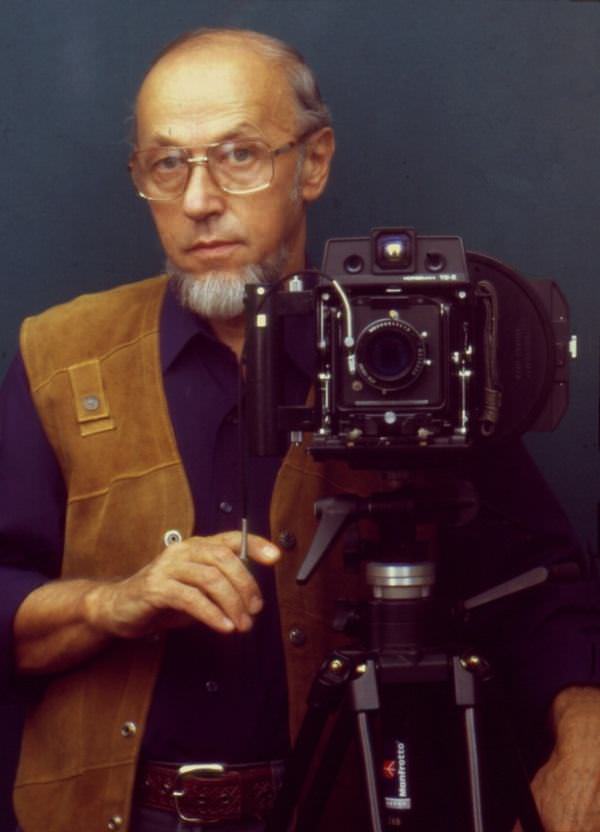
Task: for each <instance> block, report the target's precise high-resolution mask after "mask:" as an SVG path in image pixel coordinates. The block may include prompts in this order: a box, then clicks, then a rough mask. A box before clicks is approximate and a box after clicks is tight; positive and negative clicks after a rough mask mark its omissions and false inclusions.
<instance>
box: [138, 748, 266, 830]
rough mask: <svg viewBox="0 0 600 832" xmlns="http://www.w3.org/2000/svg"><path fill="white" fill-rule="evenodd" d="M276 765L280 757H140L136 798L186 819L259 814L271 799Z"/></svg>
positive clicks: (201, 820) (197, 820)
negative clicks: (230, 761)
mask: <svg viewBox="0 0 600 832" xmlns="http://www.w3.org/2000/svg"><path fill="white" fill-rule="evenodd" d="M281 771H282V765H281V763H256V764H254V763H250V764H244V765H238V766H224V765H222V764H220V763H199V764H189V765H182V766H178V765H176V764H173V765H171V764H169V763H145V764H143V765H142V767H141V771H140V775H139V776H138V782H137V788H136V799H137V802H138V803H139V804H140V805H142V806H147V807H148V808H150V809H162V810H163V811H167V812H173V813H175V814H176V815H177V816H178V817H179V818H180V819H181V820H183V821H187V822H189V823H205V824H211V823H223V822H225V821H235V820H242V819H245V818H257V819H259V820H263V819H264V818H266V816H267V815H268V813H269V812H270V811H271V809H272V807H273V803H274V802H275V793H276V790H277V786H278V783H279V781H280V779H281Z"/></svg>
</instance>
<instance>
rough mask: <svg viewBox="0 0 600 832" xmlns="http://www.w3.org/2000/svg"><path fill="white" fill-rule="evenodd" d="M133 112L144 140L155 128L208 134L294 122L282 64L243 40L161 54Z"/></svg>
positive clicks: (284, 129)
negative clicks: (246, 44)
mask: <svg viewBox="0 0 600 832" xmlns="http://www.w3.org/2000/svg"><path fill="white" fill-rule="evenodd" d="M136 115H137V122H138V134H139V138H140V139H141V140H142V141H143V142H144V143H145V142H146V141H148V139H149V138H150V137H151V136H152V135H153V134H155V133H157V132H158V133H160V134H164V133H165V132H168V133H169V134H173V136H174V138H176V134H178V133H179V132H181V131H182V132H185V133H187V132H190V133H193V134H198V139H200V138H202V139H203V140H211V138H221V137H222V136H225V135H226V134H228V133H233V132H235V131H236V130H244V129H245V127H246V126H247V125H251V126H252V127H253V128H255V129H256V128H258V130H259V131H260V132H265V131H271V130H273V129H274V130H278V129H279V130H281V131H282V133H287V132H289V131H290V130H293V129H294V126H295V122H296V108H295V101H294V94H293V91H292V89H291V87H290V84H289V82H288V80H287V77H286V75H285V72H284V71H283V69H282V67H281V66H280V65H278V64H276V63H275V62H273V61H268V60H267V59H266V58H265V57H263V56H262V55H259V54H257V52H256V51H255V50H253V49H249V48H248V47H245V46H243V45H241V44H238V45H237V47H236V48H233V46H229V47H225V46H223V45H218V46H214V45H209V46H207V45H203V46H200V47H195V48H194V47H188V48H186V49H185V50H181V51H180V52H176V53H174V54H171V55H167V56H165V57H164V58H163V59H161V61H159V63H158V64H157V65H156V66H155V67H153V69H152V70H151V71H150V72H149V74H148V75H147V77H146V79H145V81H144V83H143V84H142V87H141V90H140V93H139V96H138V102H137V112H136ZM209 133H213V134H214V135H213V136H209V135H208V134H209ZM203 134H206V135H203Z"/></svg>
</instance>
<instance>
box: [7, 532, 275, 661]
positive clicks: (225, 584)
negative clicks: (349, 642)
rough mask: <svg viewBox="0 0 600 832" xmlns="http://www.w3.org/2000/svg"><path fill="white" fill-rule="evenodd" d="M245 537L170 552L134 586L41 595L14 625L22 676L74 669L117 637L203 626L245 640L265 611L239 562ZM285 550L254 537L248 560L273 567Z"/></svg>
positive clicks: (53, 588)
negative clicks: (240, 634)
mask: <svg viewBox="0 0 600 832" xmlns="http://www.w3.org/2000/svg"><path fill="white" fill-rule="evenodd" d="M241 543H242V536H241V534H240V532H226V533H223V534H217V535H213V536H212V537H192V538H189V539H188V540H184V541H182V542H181V543H175V544H173V545H172V546H169V547H168V548H167V549H165V550H164V551H163V552H162V553H161V554H160V555H158V556H157V557H156V558H155V559H154V560H153V561H151V562H150V563H149V564H147V565H146V566H144V567H143V568H142V569H140V570H139V571H138V572H136V573H135V574H133V575H131V576H130V577H128V578H123V579H121V580H116V581H89V580H59V581H53V582H51V583H48V584H45V585H44V586H41V587H39V588H38V589H35V590H34V591H33V592H31V593H30V594H29V595H28V596H27V597H26V598H25V600H24V601H23V603H22V604H21V606H20V607H19V609H18V610H17V614H16V616H15V622H14V635H15V657H16V665H17V668H18V669H19V670H20V671H21V672H23V673H46V672H49V671H57V670H64V669H67V668H69V667H73V666H74V665H75V664H77V663H79V662H81V661H82V660H83V659H86V658H88V657H89V656H93V655H94V654H95V653H97V652H98V650H100V649H102V647H104V646H105V645H106V644H107V643H108V642H109V641H110V640H111V639H112V638H114V637H115V636H117V637H120V638H139V637H140V636H144V635H148V634H151V633H156V632H158V631H160V630H165V629H170V628H173V627H178V626H185V625H187V624H189V623H191V622H192V621H198V622H200V623H202V624H205V625H206V626H207V627H210V628H211V629H213V630H216V631H218V632H221V633H230V632H233V631H235V630H237V631H239V632H245V631H246V630H249V629H250V628H251V627H252V622H253V616H254V615H256V614H257V613H258V612H259V611H260V609H261V607H262V604H263V601H262V598H261V594H260V590H259V588H258V584H257V583H256V581H255V580H254V578H253V577H252V575H251V574H250V572H249V571H248V569H247V567H246V566H245V565H244V563H242V561H240V558H239V555H240V553H241ZM279 554H280V553H279V550H278V549H277V548H276V547H275V546H273V544H271V543H269V542H268V541H267V540H264V539H263V538H260V537H257V536H255V535H249V536H248V555H249V556H250V558H252V559H253V560H255V561H257V562H259V563H263V564H268V565H272V564H274V563H276V562H277V560H278V559H279Z"/></svg>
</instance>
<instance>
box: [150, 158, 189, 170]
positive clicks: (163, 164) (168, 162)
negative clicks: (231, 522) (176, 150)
mask: <svg viewBox="0 0 600 832" xmlns="http://www.w3.org/2000/svg"><path fill="white" fill-rule="evenodd" d="M183 165H184V161H183V159H182V158H181V157H180V156H176V155H174V154H169V155H167V156H159V157H157V158H156V159H154V160H153V162H152V169H153V170H154V171H156V172H157V173H170V172H171V171H176V170H179V169H180V168H181V167H182V166H183Z"/></svg>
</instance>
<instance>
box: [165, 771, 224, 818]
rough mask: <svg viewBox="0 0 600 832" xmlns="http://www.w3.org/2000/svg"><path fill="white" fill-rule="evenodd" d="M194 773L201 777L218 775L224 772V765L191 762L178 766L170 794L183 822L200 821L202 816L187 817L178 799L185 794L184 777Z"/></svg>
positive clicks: (178, 815)
mask: <svg viewBox="0 0 600 832" xmlns="http://www.w3.org/2000/svg"><path fill="white" fill-rule="evenodd" d="M194 774H199V775H201V776H202V777H219V776H221V775H223V774H225V766H224V765H223V764H222V763H198V764H196V763H191V764H190V765H185V766H180V767H179V769H178V770H177V774H176V775H175V784H174V786H173V791H172V792H171V795H172V796H173V798H174V799H175V811H176V812H177V817H178V818H179V820H182V821H184V822H185V823H202V822H203V821H202V818H192V817H188V816H187V815H185V814H184V813H183V811H182V810H181V808H180V806H179V801H180V799H181V798H182V797H184V796H185V779H186V777H191V776H192V775H194Z"/></svg>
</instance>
